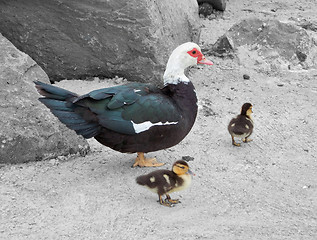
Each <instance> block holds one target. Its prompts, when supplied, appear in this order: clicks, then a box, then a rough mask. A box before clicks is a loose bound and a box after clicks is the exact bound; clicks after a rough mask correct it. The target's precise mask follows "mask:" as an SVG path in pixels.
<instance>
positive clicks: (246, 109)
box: [228, 103, 253, 147]
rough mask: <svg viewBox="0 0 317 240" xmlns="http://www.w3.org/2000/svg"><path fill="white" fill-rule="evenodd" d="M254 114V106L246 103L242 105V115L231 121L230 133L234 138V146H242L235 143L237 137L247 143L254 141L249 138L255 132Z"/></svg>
mask: <svg viewBox="0 0 317 240" xmlns="http://www.w3.org/2000/svg"><path fill="white" fill-rule="evenodd" d="M252 113H253V111H252V104H251V103H245V104H243V105H242V108H241V113H240V114H239V115H238V116H236V117H235V118H233V119H232V120H231V121H230V123H229V125H228V131H229V133H230V135H231V138H232V145H234V146H238V147H239V146H240V143H236V142H235V140H234V138H235V137H236V138H241V139H242V140H243V142H245V143H246V142H250V141H252V139H249V138H248V137H249V136H250V135H251V134H252V132H253V119H252V117H251V114H252Z"/></svg>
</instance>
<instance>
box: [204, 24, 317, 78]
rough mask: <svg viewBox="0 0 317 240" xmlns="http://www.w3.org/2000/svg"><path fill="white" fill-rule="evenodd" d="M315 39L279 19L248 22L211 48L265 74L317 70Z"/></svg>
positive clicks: (217, 53)
mask: <svg viewBox="0 0 317 240" xmlns="http://www.w3.org/2000/svg"><path fill="white" fill-rule="evenodd" d="M316 42H317V41H316V40H314V38H313V37H311V36H310V35H309V34H308V33H307V31H306V30H305V29H303V28H300V27H298V26H296V25H295V24H291V23H283V22H280V21H277V20H266V21H264V20H260V19H255V18H253V19H246V20H243V21H242V22H240V23H238V24H236V25H234V26H233V27H232V28H230V29H229V30H228V32H227V33H226V34H225V35H224V36H222V37H221V38H219V39H218V41H217V42H216V43H215V44H214V45H213V46H211V47H209V48H210V51H209V53H210V54H216V55H221V56H228V55H229V56H231V57H232V56H237V57H238V58H239V61H240V62H241V64H242V65H245V66H248V67H250V66H254V68H257V69H260V70H263V71H268V72H270V71H272V70H273V71H274V70H275V71H279V70H289V69H308V68H317V48H316V47H317V46H316Z"/></svg>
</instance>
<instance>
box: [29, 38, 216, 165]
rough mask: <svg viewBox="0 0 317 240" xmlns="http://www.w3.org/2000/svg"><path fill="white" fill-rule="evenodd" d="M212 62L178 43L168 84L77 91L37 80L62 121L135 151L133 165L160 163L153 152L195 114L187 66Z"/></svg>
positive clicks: (173, 139)
mask: <svg viewBox="0 0 317 240" xmlns="http://www.w3.org/2000/svg"><path fill="white" fill-rule="evenodd" d="M197 64H205V65H213V62H212V61H210V60H209V59H207V58H206V57H205V56H204V55H203V54H202V52H201V48H200V47H199V46H198V45H197V44H196V43H193V42H186V43H183V44H181V45H180V46H178V47H176V48H175V49H174V50H173V51H172V53H171V55H170V57H169V59H168V61H167V64H166V69H165V72H164V75H163V81H164V86H163V87H161V88H160V87H157V86H156V85H154V84H149V83H139V82H130V83H127V84H124V85H119V86H113V87H109V88H102V89H97V90H93V91H91V92H89V93H87V94H84V95H78V94H76V93H73V92H71V91H68V90H66V89H63V88H59V87H56V86H54V85H52V84H46V83H43V82H40V81H34V83H35V86H36V88H37V91H38V92H39V94H40V95H42V97H40V98H39V101H40V102H41V103H43V104H44V105H45V106H46V107H48V108H49V110H50V111H51V112H52V114H54V115H55V116H56V117H57V118H58V119H59V120H60V121H61V122H62V123H64V124H65V125H66V126H67V127H68V128H70V129H72V130H74V131H75V132H76V133H77V134H78V135H81V136H83V137H84V138H86V139H88V138H95V139H96V140H97V141H98V142H99V143H101V144H103V145H105V146H107V147H110V148H111V149H113V150H116V151H119V152H121V153H137V157H136V159H135V161H134V164H133V166H132V167H137V166H139V167H158V166H162V165H163V164H164V163H159V162H158V161H157V160H156V158H146V157H145V155H144V154H145V153H148V152H154V151H158V150H162V149H166V148H170V147H172V146H175V145H177V144H178V143H179V142H181V141H182V140H183V139H184V138H185V136H186V135H187V134H188V133H189V132H190V130H191V128H192V126H193V124H194V122H195V119H196V115H197V97H196V92H195V88H194V85H193V84H192V82H191V81H190V80H189V79H188V78H187V76H186V75H185V73H184V72H185V70H186V69H187V68H189V67H192V66H195V65H197Z"/></svg>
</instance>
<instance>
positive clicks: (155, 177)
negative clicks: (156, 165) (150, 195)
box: [136, 170, 178, 195]
mask: <svg viewBox="0 0 317 240" xmlns="http://www.w3.org/2000/svg"><path fill="white" fill-rule="evenodd" d="M177 178H178V177H177V175H176V174H175V173H174V172H172V171H169V170H157V171H154V172H151V173H149V174H147V175H142V176H139V177H137V178H136V182H137V183H138V184H139V185H142V186H147V187H149V188H151V189H156V190H157V193H158V194H160V195H162V194H164V193H166V192H168V191H170V190H171V189H172V188H173V187H175V184H176V181H177V180H176V179H177Z"/></svg>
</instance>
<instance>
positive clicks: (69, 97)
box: [34, 81, 100, 138]
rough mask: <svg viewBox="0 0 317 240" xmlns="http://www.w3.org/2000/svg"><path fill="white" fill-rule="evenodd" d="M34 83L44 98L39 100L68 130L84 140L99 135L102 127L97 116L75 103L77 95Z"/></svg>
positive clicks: (40, 83)
mask: <svg viewBox="0 0 317 240" xmlns="http://www.w3.org/2000/svg"><path fill="white" fill-rule="evenodd" d="M34 83H35V85H36V88H37V90H38V92H39V93H40V94H41V95H43V96H44V97H43V98H39V101H40V102H41V103H43V104H44V105H45V106H46V107H48V108H49V109H50V110H51V112H52V113H53V114H54V115H55V116H56V117H57V118H58V119H59V120H60V121H61V122H62V123H64V124H65V125H66V126H67V127H68V128H70V129H72V130H74V131H76V133H77V134H78V135H82V136H83V137H84V138H91V137H94V136H96V135H97V134H98V133H99V131H100V125H99V124H98V122H97V121H96V119H95V114H94V113H92V112H90V110H89V109H86V108H84V107H82V106H78V105H76V104H74V103H73V101H74V100H75V99H76V98H77V97H78V95H77V94H76V93H73V92H70V91H68V90H65V89H62V88H59V87H55V86H53V85H50V84H46V83H42V82H40V81H35V82H34Z"/></svg>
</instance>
